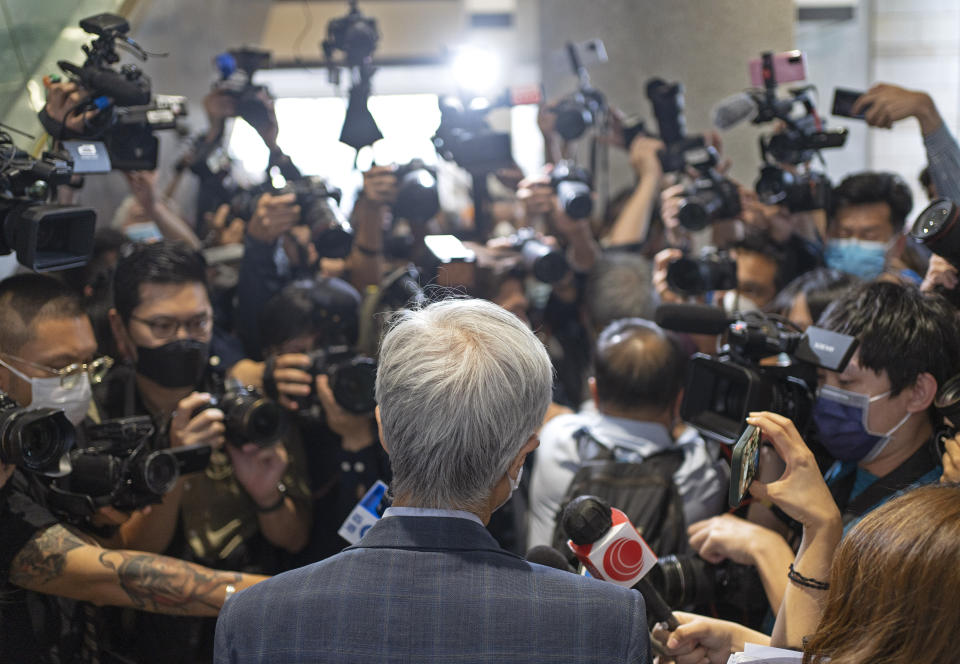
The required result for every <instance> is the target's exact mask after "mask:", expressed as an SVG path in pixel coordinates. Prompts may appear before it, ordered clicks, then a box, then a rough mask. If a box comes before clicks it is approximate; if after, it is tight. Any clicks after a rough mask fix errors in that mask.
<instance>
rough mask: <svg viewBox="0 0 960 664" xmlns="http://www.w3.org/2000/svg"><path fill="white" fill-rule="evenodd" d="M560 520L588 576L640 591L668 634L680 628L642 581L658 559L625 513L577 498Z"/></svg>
mask: <svg viewBox="0 0 960 664" xmlns="http://www.w3.org/2000/svg"><path fill="white" fill-rule="evenodd" d="M561 520H562V524H563V529H564V531H565V532H566V533H567V534H568V535H569V536H570V541H568V542H567V546H569V547H570V550H571V551H573V553H574V554H576V556H577V559H578V560H579V561H580V562H581V563H582V564H583V566H584V567H586V568H587V570H588V571H589V572H590V576H592V577H594V578H596V579H602V580H604V581H609V582H610V583H615V584H616V585H618V586H622V587H624V588H632V589H633V590H637V591H639V592H640V594H641V595H643V599H644V601H645V602H646V605H647V609H648V610H649V611H650V613H651V615H653V617H654V618H656V619H657V621H658V622H665V623H666V624H667V628H668V629H669V630H670V631H671V632H672V631H673V630H675V629H676V628H677V627H679V626H680V623H679V622H678V621H677V618H676V617H675V616H674V615H673V612H672V611H671V610H670V607H669V606H667V603H666V602H665V601H664V600H663V598H662V597H661V596H660V593H658V592H657V589H656V588H654V587H653V586H652V585H651V584H650V582H649V581H648V580H647V579H646V578H644V577H645V576H646V575H647V573H648V572H649V571H650V570H651V569H653V568H654V567H655V566H656V564H657V556H656V554H654V552H653V549H651V548H650V546H649V545H648V544H647V543H646V542H645V541H644V540H643V538H642V537H641V536H640V534H639V533H638V532H637V529H636V528H634V527H633V524H632V523H630V519H628V518H627V515H626V514H624V513H623V512H621V511H620V510H618V509H616V508H612V507H610V505H609V504H607V503H606V501H604V500H602V499H601V498H597V497H596V496H579V497H577V498H574V499H573V500H571V501H570V503H568V504H567V506H566V507H565V508H564V510H563V515H562V517H561Z"/></svg>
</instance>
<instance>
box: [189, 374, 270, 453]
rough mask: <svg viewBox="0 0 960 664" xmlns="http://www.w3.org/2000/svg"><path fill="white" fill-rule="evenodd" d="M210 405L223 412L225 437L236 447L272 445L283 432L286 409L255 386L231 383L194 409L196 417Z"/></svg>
mask: <svg viewBox="0 0 960 664" xmlns="http://www.w3.org/2000/svg"><path fill="white" fill-rule="evenodd" d="M207 408H219V409H220V410H222V411H223V426H224V429H225V437H226V439H227V443H228V444H230V445H233V446H235V447H243V446H244V445H246V444H247V443H253V444H254V445H257V446H259V447H270V446H271V445H273V444H275V443H276V442H277V440H278V438H279V437H280V436H281V435H282V434H283V430H284V426H285V423H284V419H283V410H282V409H281V408H280V406H279V404H277V403H276V402H275V401H273V400H272V399H267V398H266V397H264V396H263V395H261V394H260V392H258V391H257V390H256V389H255V388H253V387H250V386H244V385H241V384H239V383H237V382H230V383H229V384H227V385H225V386H224V387H223V389H222V390H220V391H218V393H216V394H213V395H211V398H210V402H209V403H208V404H207V405H206V406H203V407H201V408H198V409H197V410H196V411H194V413H193V416H194V417H195V416H196V415H198V414H199V413H201V412H202V411H204V410H206V409H207Z"/></svg>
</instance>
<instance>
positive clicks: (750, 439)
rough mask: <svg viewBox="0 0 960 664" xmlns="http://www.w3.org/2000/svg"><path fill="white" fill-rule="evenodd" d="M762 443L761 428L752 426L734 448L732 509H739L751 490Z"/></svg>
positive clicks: (731, 462)
mask: <svg viewBox="0 0 960 664" xmlns="http://www.w3.org/2000/svg"><path fill="white" fill-rule="evenodd" d="M760 443H761V437H760V427H757V426H755V425H753V424H750V425H748V426H747V428H746V429H744V430H743V433H742V434H740V439H739V440H738V441H737V443H736V445H734V446H733V457H732V459H731V460H730V494H729V502H730V507H739V506H740V504H741V503H742V502H743V499H744V497H745V496H746V495H747V491H748V490H749V489H750V484H751V482H753V478H754V477H755V476H756V474H757V467H758V466H759V465H760V446H761V445H760Z"/></svg>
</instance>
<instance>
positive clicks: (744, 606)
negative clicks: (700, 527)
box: [647, 555, 769, 622]
mask: <svg viewBox="0 0 960 664" xmlns="http://www.w3.org/2000/svg"><path fill="white" fill-rule="evenodd" d="M647 578H648V579H649V581H650V584H651V585H652V586H653V587H654V588H656V589H657V592H659V593H660V596H661V597H663V601H664V602H666V604H667V606H669V607H670V608H671V609H674V610H681V609H688V608H691V607H696V606H704V605H708V604H709V605H714V606H715V607H716V609H717V611H718V612H719V613H720V614H722V615H724V616H729V617H733V616H742V615H749V616H752V617H753V618H754V620H756V621H757V622H759V620H761V619H762V616H763V615H764V614H766V613H767V611H769V605H768V602H767V598H766V595H765V594H764V592H763V584H762V583H761V581H760V577H759V575H758V574H757V570H756V568H754V567H752V566H748V565H739V564H737V563H734V562H732V561H729V560H726V561H724V562H722V563H720V564H718V565H714V564H711V563H708V562H707V561H705V560H703V558H700V557H699V556H695V555H688V556H676V555H668V556H661V558H660V560H659V561H658V563H657V565H656V566H655V567H654V568H653V569H652V570H650V574H649V575H648V577H647ZM747 622H751V621H747Z"/></svg>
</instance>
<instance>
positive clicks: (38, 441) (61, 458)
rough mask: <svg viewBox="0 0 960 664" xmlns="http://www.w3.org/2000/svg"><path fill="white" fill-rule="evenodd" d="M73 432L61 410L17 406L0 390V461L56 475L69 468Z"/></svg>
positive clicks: (65, 472) (32, 470)
mask: <svg viewBox="0 0 960 664" xmlns="http://www.w3.org/2000/svg"><path fill="white" fill-rule="evenodd" d="M75 442H76V432H75V431H74V428H73V425H72V424H71V423H70V420H68V419H67V417H66V415H64V414H63V411H62V410H58V409H55V408H21V407H20V406H18V405H17V404H16V402H15V401H14V400H13V399H11V398H10V397H9V396H7V395H6V394H3V393H2V392H0V461H2V462H3V463H6V464H12V465H14V466H17V467H18V468H21V469H23V470H28V471H30V472H33V473H40V474H41V475H49V476H51V477H57V476H61V475H65V474H67V473H69V472H70V464H69V458H68V457H67V454H68V452H69V451H70V450H71V448H73V446H74V443H75Z"/></svg>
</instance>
